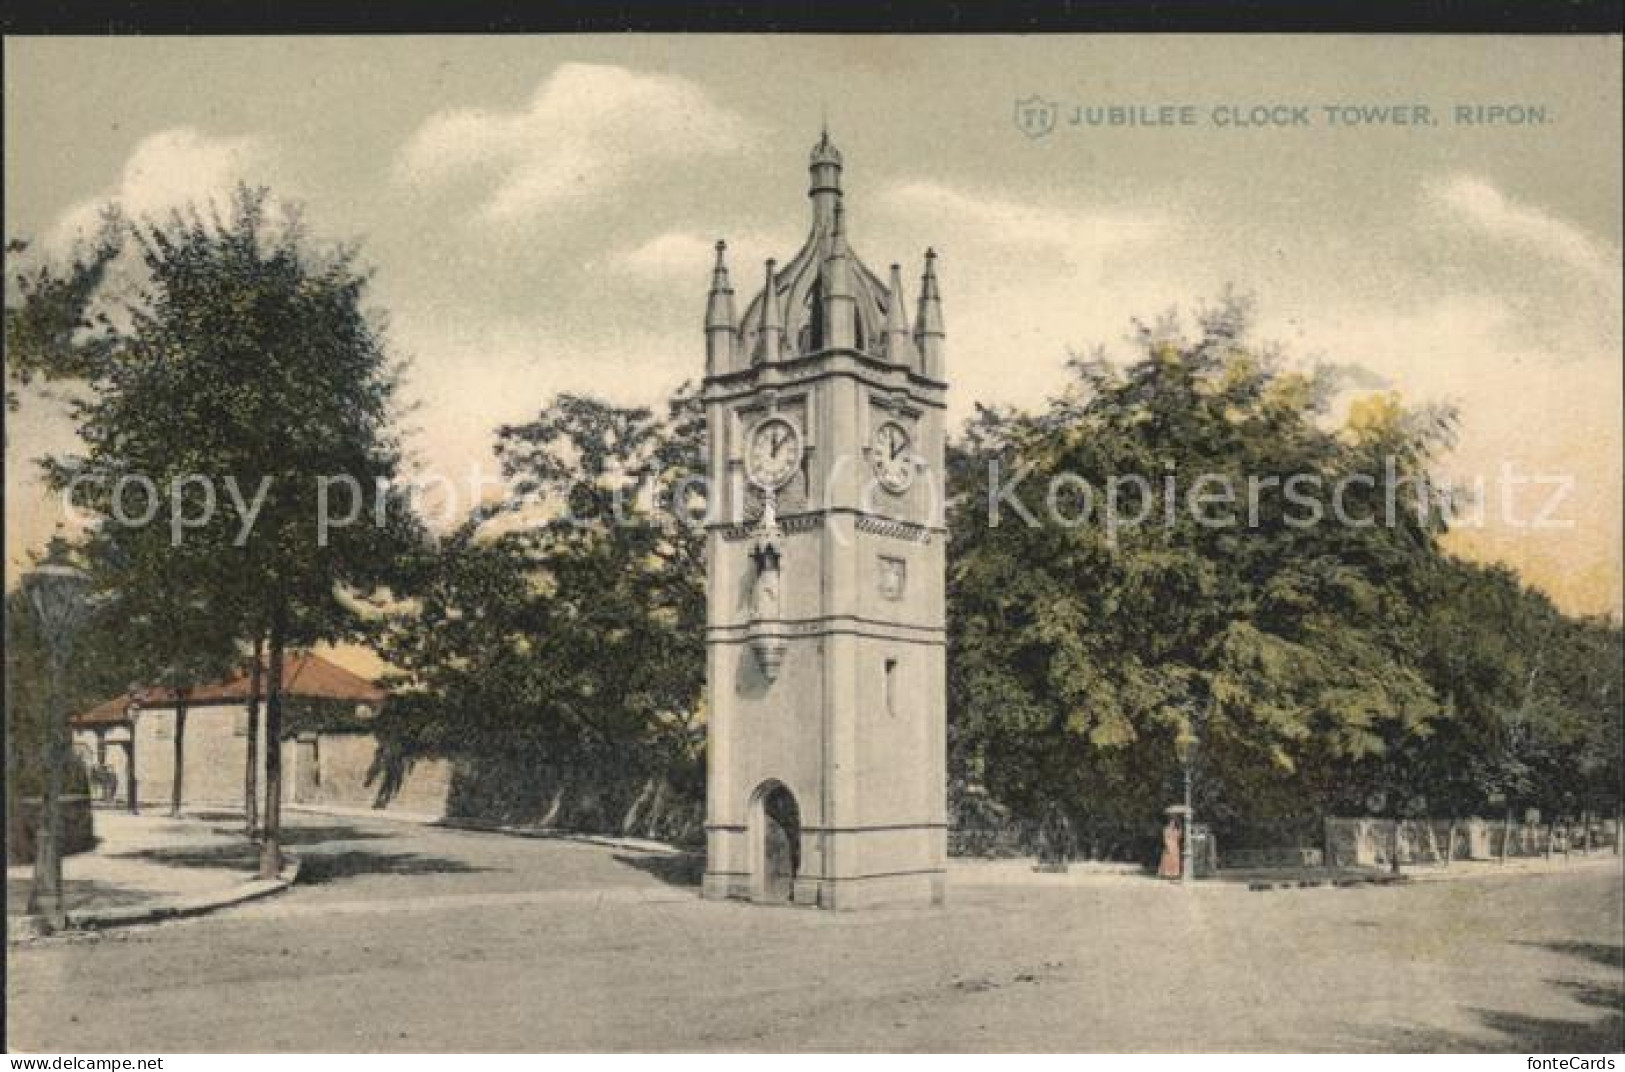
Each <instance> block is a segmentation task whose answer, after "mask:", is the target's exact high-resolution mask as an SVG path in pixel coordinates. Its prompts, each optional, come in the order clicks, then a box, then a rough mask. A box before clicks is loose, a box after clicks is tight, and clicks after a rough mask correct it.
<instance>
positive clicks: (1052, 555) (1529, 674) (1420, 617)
mask: <svg viewBox="0 0 1625 1072" xmlns="http://www.w3.org/2000/svg"><path fill="white" fill-rule="evenodd" d="M1247 320H1248V310H1247V307H1246V305H1245V304H1244V303H1241V302H1236V301H1231V302H1227V303H1225V304H1223V305H1221V306H1220V307H1218V308H1217V309H1214V310H1212V311H1210V312H1208V313H1207V314H1205V315H1203V316H1202V317H1200V318H1199V322H1198V324H1197V330H1196V331H1195V332H1194V333H1193V334H1191V335H1187V334H1184V333H1182V332H1181V331H1180V330H1179V328H1178V325H1177V324H1175V323H1173V322H1168V323H1164V324H1161V325H1158V326H1157V327H1155V328H1152V327H1145V326H1141V327H1140V328H1139V330H1138V333H1137V336H1136V341H1137V343H1138V345H1139V347H1140V350H1141V356H1140V357H1139V358H1138V359H1137V360H1135V361H1132V362H1131V363H1129V364H1127V365H1126V366H1122V367H1118V366H1113V365H1111V364H1108V363H1106V362H1104V361H1102V360H1099V359H1093V360H1087V361H1075V362H1074V363H1073V371H1074V375H1075V379H1074V382H1073V384H1072V387H1071V389H1070V390H1068V391H1067V392H1066V393H1064V394H1063V395H1062V396H1061V397H1059V398H1056V399H1054V400H1052V402H1051V403H1050V404H1049V405H1048V407H1047V408H1045V409H1044V410H1042V411H1041V412H1038V413H1008V412H993V411H986V410H984V411H981V412H980V413H979V414H978V416H977V418H976V419H975V420H974V421H973V422H972V423H971V425H970V426H969V428H968V430H967V435H966V436H965V437H964V438H963V440H962V441H961V442H960V443H958V444H957V445H956V447H955V448H954V453H953V458H952V460H951V465H952V474H951V480H952V482H953V484H954V485H955V487H956V490H957V491H958V493H959V494H958V498H957V500H956V509H955V511H954V513H953V515H952V517H951V538H952V544H951V547H950V553H949V608H950V609H949V615H948V618H949V633H950V652H949V681H950V703H951V712H950V719H951V728H952V751H953V757H952V758H953V764H952V765H953V768H954V769H955V770H956V771H957V772H959V774H960V775H961V777H963V778H966V779H969V780H971V781H973V782H974V781H981V782H983V783H985V784H986V786H987V787H988V789H989V790H990V791H991V792H992V793H993V795H994V796H995V797H996V798H998V799H1000V800H1003V801H1004V802H1006V803H1007V804H1009V805H1010V806H1011V807H1012V808H1014V809H1015V811H1016V813H1017V814H1018V815H1024V816H1027V817H1030V818H1037V817H1039V816H1041V815H1043V814H1044V813H1045V811H1046V809H1047V808H1048V807H1050V806H1052V805H1058V806H1060V807H1062V808H1064V809H1066V810H1068V811H1070V812H1071V813H1072V814H1074V815H1075V816H1078V817H1079V818H1080V819H1082V821H1083V822H1084V823H1085V825H1088V824H1090V823H1094V824H1105V825H1108V826H1109V825H1112V824H1118V825H1125V824H1127V825H1132V824H1134V823H1140V824H1144V823H1146V822H1147V821H1148V820H1150V819H1151V818H1152V817H1154V816H1156V815H1157V813H1158V812H1159V811H1160V809H1161V807H1162V806H1164V805H1166V804H1169V803H1172V802H1174V801H1177V800H1178V799H1179V794H1180V791H1181V786H1180V781H1181V773H1182V765H1181V763H1180V760H1179V756H1178V751H1177V749H1176V742H1178V740H1179V738H1180V737H1181V735H1184V736H1185V737H1186V738H1187V740H1189V739H1192V738H1194V740H1195V742H1196V745H1197V748H1196V750H1195V754H1196V756H1197V759H1196V769H1197V775H1198V776H1197V778H1196V789H1197V805H1198V810H1199V812H1201V813H1202V814H1203V815H1204V816H1205V817H1207V818H1210V819H1212V820H1213V821H1215V822H1216V823H1218V824H1219V825H1220V827H1221V829H1223V830H1225V831H1226V832H1227V833H1228V834H1229V836H1231V837H1232V838H1241V839H1243V840H1255V839H1256V840H1260V841H1264V840H1269V841H1280V840H1286V839H1292V838H1311V839H1312V837H1313V832H1314V830H1315V829H1316V827H1317V825H1318V821H1319V819H1320V817H1321V816H1323V815H1326V814H1330V813H1334V812H1341V813H1346V814H1359V813H1370V812H1376V813H1379V814H1421V813H1425V812H1428V811H1436V812H1439V813H1451V814H1467V813H1470V812H1475V811H1476V812H1479V813H1483V812H1484V811H1486V810H1488V809H1490V808H1491V807H1492V804H1494V802H1496V801H1501V802H1503V803H1504V802H1506V801H1507V800H1509V799H1511V800H1516V801H1520V802H1523V803H1528V804H1538V805H1544V806H1545V807H1547V808H1548V809H1550V808H1570V809H1572V808H1573V807H1574V806H1575V805H1576V804H1577V803H1578V802H1579V800H1580V798H1581V797H1582V796H1584V797H1587V798H1588V799H1591V800H1592V801H1593V803H1592V806H1593V807H1595V806H1597V805H1596V801H1597V800H1600V799H1603V796H1602V794H1603V793H1604V791H1605V788H1606V787H1607V786H1608V785H1615V786H1617V779H1618V767H1617V756H1618V748H1617V741H1618V733H1619V718H1620V691H1619V681H1618V670H1617V666H1618V663H1619V657H1620V632H1619V629H1618V628H1617V626H1614V625H1610V624H1608V623H1604V622H1575V621H1573V620H1570V619H1565V618H1564V617H1563V616H1562V615H1560V614H1558V613H1557V612H1556V610H1555V609H1554V608H1552V606H1551V604H1550V603H1549V602H1548V601H1546V600H1545V599H1544V597H1542V596H1539V595H1538V594H1535V593H1532V592H1529V591H1526V590H1523V589H1521V588H1520V587H1519V586H1518V584H1517V582H1516V579H1515V578H1513V577H1511V576H1510V575H1509V574H1507V573H1506V572H1505V571H1499V570H1492V569H1485V568H1483V567H1477V566H1472V565H1468V564H1465V563H1462V562H1459V561H1457V560H1455V559H1453V558H1452V557H1451V556H1449V555H1448V554H1446V553H1445V552H1444V551H1443V550H1442V549H1441V547H1440V544H1439V538H1440V536H1441V535H1442V534H1443V532H1444V529H1445V523H1446V519H1447V514H1446V512H1445V510H1444V509H1443V507H1445V506H1446V505H1448V502H1449V499H1448V496H1444V495H1442V494H1440V493H1439V492H1438V491H1436V490H1435V489H1432V488H1430V487H1429V485H1428V483H1427V480H1426V478H1427V472H1428V469H1429V465H1430V462H1432V461H1433V460H1434V458H1435V457H1436V455H1437V453H1438V452H1439V451H1440V450H1441V449H1443V448H1444V447H1446V446H1448V444H1449V441H1450V435H1451V429H1452V425H1453V422H1454V415H1453V414H1451V413H1450V412H1448V411H1436V410H1407V409H1405V408H1403V407H1401V406H1400V405H1399V404H1398V403H1397V401H1396V400H1395V399H1394V398H1392V397H1391V396H1386V395H1376V396H1371V397H1368V398H1365V399H1363V400H1360V401H1358V402H1356V404H1355V405H1354V406H1353V407H1352V408H1351V409H1350V412H1349V415H1348V417H1347V419H1346V420H1344V421H1343V422H1342V423H1340V424H1338V423H1335V422H1333V421H1332V420H1331V419H1330V414H1329V412H1328V409H1329V403H1330V402H1331V400H1332V399H1333V398H1334V397H1335V395H1336V391H1337V387H1338V384H1337V378H1336V373H1335V371H1334V370H1318V371H1315V372H1312V373H1307V374H1306V373H1301V372H1296V371H1290V370H1289V369H1288V368H1287V367H1286V366H1285V365H1284V364H1283V363H1282V361H1281V359H1280V358H1279V356H1278V355H1275V354H1272V353H1270V352H1269V351H1267V350H1261V349H1259V348H1258V347H1257V346H1255V345H1253V344H1251V343H1250V342H1249V340H1248V338H1247ZM1018 473H1023V474H1025V475H1024V476H1023V477H1022V479H1020V480H1019V481H1018V482H1016V483H1015V484H1014V485H1012V484H1011V478H1012V476H1014V475H1015V474H1018ZM1126 476H1138V477H1140V478H1143V479H1144V481H1145V483H1146V484H1147V485H1148V486H1149V487H1150V488H1151V492H1150V494H1151V496H1152V497H1153V498H1154V499H1155V501H1154V502H1145V501H1142V500H1143V496H1142V495H1141V494H1140V493H1139V487H1140V485H1139V484H1136V483H1132V482H1125V481H1124V479H1123V478H1124V477H1126ZM1295 476H1296V477H1298V483H1297V484H1296V485H1294V484H1293V479H1294V477H1295ZM1306 477H1307V478H1312V479H1307V478H1306ZM1080 479H1081V481H1082V482H1083V483H1086V484H1087V485H1088V487H1089V488H1091V489H1093V492H1094V499H1095V502H1094V506H1095V508H1096V509H1095V511H1094V513H1093V515H1092V516H1091V517H1090V518H1088V519H1087V520H1084V521H1082V522H1081V523H1079V520H1078V519H1079V518H1080V516H1081V515H1080V509H1081V506H1082V498H1083V493H1082V492H1080V491H1079V490H1078V486H1079V484H1078V482H1079V480H1080ZM1114 481H1116V482H1117V483H1118V485H1119V486H1123V487H1126V488H1127V489H1128V490H1127V492H1126V493H1125V494H1123V495H1120V496H1119V499H1120V501H1119V502H1118V504H1117V506H1118V515H1119V519H1120V523H1119V524H1116V525H1113V524H1111V523H1110V521H1109V519H1108V517H1107V516H1106V515H1107V513H1108V511H1107V510H1105V509H1103V506H1104V503H1103V500H1104V498H1105V491H1106V489H1108V488H1109V487H1111V486H1112V485H1113V482H1114ZM1202 482H1205V484H1203V483H1202ZM1199 484H1201V485H1202V486H1201V487H1200V488H1199V487H1198V485H1199ZM1052 487H1055V488H1059V489H1060V494H1052V493H1051V491H1050V489H1051V488H1052ZM1170 487H1172V488H1174V489H1175V492H1174V495H1175V498H1174V500H1172V501H1169V500H1168V499H1167V498H1166V497H1165V496H1166V493H1167V491H1168V489H1169V488H1170ZM1254 487H1256V488H1258V489H1259V490H1258V491H1257V492H1256V493H1254V492H1252V491H1251V490H1249V489H1251V488H1254ZM1224 489H1229V493H1230V494H1233V499H1230V498H1228V497H1227V493H1226V492H1225V491H1224ZM1294 490H1295V491H1296V492H1297V494H1296V495H1294V494H1292V492H1293V491H1294ZM1198 491H1206V492H1208V493H1209V494H1208V495H1207V496H1206V497H1201V496H1199V495H1197V494H1196V493H1197V492H1198ZM1018 501H1020V502H1022V503H1024V509H1025V510H1026V511H1027V512H1028V513H1029V514H1031V515H1033V517H1034V518H1035V520H1036V521H1037V523H1036V524H1027V523H1026V522H1025V520H1024V517H1023V515H1022V514H1021V512H1020V509H1021V508H1018V507H1017V506H1016V503H1017V502H1018ZM1307 501H1313V502H1314V503H1317V504H1318V506H1319V511H1318V513H1317V511H1316V510H1315V508H1313V507H1311V506H1309V505H1306V503H1307ZM1146 507H1150V509H1149V510H1148V511H1146V510H1145V508H1146ZM1339 511H1340V513H1339ZM1000 513H1002V516H999V514H1000ZM1142 513H1144V514H1145V518H1144V520H1143V521H1138V522H1137V523H1132V524H1131V523H1128V522H1127V521H1123V520H1122V519H1125V518H1126V519H1131V520H1132V519H1139V518H1140V517H1141V515H1142ZM1199 518H1200V519H1199ZM1581 638H1584V639H1583V640H1582V639H1581ZM1559 662H1562V663H1563V664H1564V665H1563V669H1561V670H1559V669H1558V666H1557V664H1558V663H1559ZM1581 664H1583V665H1581ZM1532 689H1533V690H1534V691H1531V690H1532ZM1610 749H1611V750H1610ZM1610 779H1612V781H1610ZM1583 785H1584V786H1589V788H1582V786H1583ZM1310 843H1311V844H1313V843H1314V841H1313V840H1311V841H1310Z"/></svg>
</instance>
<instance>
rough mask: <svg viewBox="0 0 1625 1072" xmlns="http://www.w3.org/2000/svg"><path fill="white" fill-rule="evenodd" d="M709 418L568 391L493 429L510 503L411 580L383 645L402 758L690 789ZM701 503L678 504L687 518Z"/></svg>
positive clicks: (691, 407) (475, 522) (681, 400)
mask: <svg viewBox="0 0 1625 1072" xmlns="http://www.w3.org/2000/svg"><path fill="white" fill-rule="evenodd" d="M703 423H704V422H703V419H702V417H701V415H700V413H699V411H698V407H697V406H696V405H695V403H694V399H693V397H692V396H691V395H690V394H688V393H686V392H685V393H681V394H679V395H678V396H677V397H676V398H675V399H674V400H673V401H672V403H671V405H670V408H669V411H668V413H666V414H665V415H663V416H659V415H656V414H654V413H652V412H651V411H649V410H647V409H642V408H623V407H617V406H613V405H610V404H607V403H604V402H602V401H599V400H596V399H590V398H584V397H580V396H576V395H563V396H561V397H559V398H558V399H557V400H556V401H554V402H553V403H552V404H551V405H550V406H549V407H548V408H547V409H546V410H544V411H543V412H542V413H541V414H540V415H539V416H538V417H537V418H536V419H535V420H534V421H531V422H529V423H526V424H522V425H514V426H507V427H504V428H502V429H500V431H499V433H498V441H497V446H496V453H497V456H498V457H499V459H500V460H501V464H502V468H503V473H504V475H505V476H506V477H507V478H508V481H509V494H508V495H507V496H506V497H504V498H503V499H501V500H500V501H497V502H494V503H491V504H488V505H486V506H485V507H483V508H481V509H480V510H479V511H477V512H476V514H475V516H474V517H473V518H471V519H470V520H469V521H468V522H467V523H465V524H464V525H462V526H461V527H459V528H458V529H457V530H456V531H455V532H453V533H452V534H451V535H450V536H449V537H448V538H447V539H446V540H445V541H444V542H443V544H442V546H441V547H440V549H439V551H438V553H436V554H434V555H431V556H425V558H423V559H422V560H420V562H419V564H418V568H417V570H416V571H415V577H416V579H415V583H414V584H412V585H411V586H410V587H408V588H407V589H405V590H404V593H403V594H407V595H410V597H411V601H412V602H411V606H410V609H409V610H408V612H407V613H404V614H402V615H399V616H397V617H396V618H395V619H394V620H393V622H392V623H391V627H390V628H389V629H388V630H387V631H386V632H385V635H384V638H383V643H382V647H381V651H382V653H383V654H384V656H385V657H386V658H387V659H388V660H389V661H390V663H391V664H392V665H394V666H396V667H398V668H399V669H400V671H401V675H400V677H399V679H398V681H397V682H396V684H398V685H400V686H402V689H401V692H400V695H399V697H398V699H397V700H396V701H393V702H392V703H391V705H390V708H389V710H388V711H387V712H386V716H385V718H386V721H385V723H384V725H383V726H382V727H381V728H382V730H383V732H384V733H385V734H386V735H387V736H388V737H389V739H390V740H392V741H393V742H395V743H396V744H397V745H398V746H399V747H401V748H402V750H403V758H405V757H409V756H412V755H421V754H438V755H449V756H461V757H493V756H507V757H511V758H512V760H513V761H514V762H516V763H518V764H520V765H522V766H523V765H528V766H529V767H530V768H531V769H532V770H535V769H536V767H537V765H538V764H542V763H546V764H551V765H553V766H555V767H561V766H574V767H579V768H581V769H584V770H590V771H595V772H606V771H607V772H611V773H612V774H616V775H625V776H632V777H638V776H648V775H652V774H656V773H660V774H664V775H668V776H673V777H675V778H677V779H678V780H680V781H684V782H685V783H687V784H688V785H689V787H690V788H691V789H692V788H693V783H694V779H695V776H696V775H697V770H696V769H695V764H696V762H697V737H696V734H695V732H694V730H695V727H696V724H697V720H698V719H699V717H700V709H699V703H698V700H699V696H700V693H701V690H702V687H703V684H704V667H705V655H704V624H705V609H704V561H703V530H702V529H701V528H700V527H699V526H698V525H696V524H691V523H689V521H688V520H687V518H688V517H689V516H691V515H689V514H685V513H682V512H676V513H674V512H673V511H672V510H671V509H670V508H669V507H670V505H671V504H672V502H673V501H674V499H676V500H685V499H686V497H687V496H688V495H689V494H690V493H692V492H693V491H694V490H695V489H694V488H693V486H692V484H691V483H690V484H685V479H686V478H689V477H691V476H693V475H694V474H696V473H698V472H699V471H700V468H701V464H702V462H701V459H702V453H701V451H702V443H701V436H702V434H703ZM697 505H698V506H700V507H701V508H703V504H695V503H693V502H687V507H688V509H690V510H692V509H694V508H695V507H696V506H697Z"/></svg>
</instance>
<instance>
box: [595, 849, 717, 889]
mask: <svg viewBox="0 0 1625 1072" xmlns="http://www.w3.org/2000/svg"><path fill="white" fill-rule="evenodd" d="M614 860H615V862H616V863H618V864H622V865H624V866H626V867H630V868H632V869H633V870H635V871H642V872H643V873H644V874H646V875H653V876H654V877H655V878H657V879H659V880H660V881H661V882H664V883H665V884H666V885H668V886H690V887H697V886H699V884H700V879H701V878H703V877H704V876H705V857H704V856H702V855H700V854H699V853H696V852H685V853H681V854H679V855H676V856H666V855H654V854H648V855H643V854H640V855H636V856H634V855H631V854H628V853H616V854H615V856H614Z"/></svg>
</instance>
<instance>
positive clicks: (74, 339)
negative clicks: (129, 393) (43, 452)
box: [5, 212, 123, 412]
mask: <svg viewBox="0 0 1625 1072" xmlns="http://www.w3.org/2000/svg"><path fill="white" fill-rule="evenodd" d="M122 238H123V228H122V224H121V222H120V220H119V217H118V216H117V214H116V213H111V212H110V213H108V214H107V215H106V216H104V218H103V220H102V227H101V230H100V231H99V232H98V233H97V235H96V236H95V237H94V238H93V239H92V240H91V241H90V242H88V243H81V244H80V245H79V246H78V247H77V248H76V249H75V250H74V251H73V252H72V254H71V255H70V258H69V262H68V264H67V265H66V266H61V265H55V264H52V263H50V262H48V261H42V262H36V263H33V264H26V261H25V265H26V266H25V267H23V268H21V269H19V270H17V271H16V272H14V273H13V275H12V277H11V280H10V284H11V285H10V286H8V287H7V288H6V306H5V344H6V410H7V412H14V411H16V410H17V409H18V407H19V405H20V401H21V399H20V394H19V390H20V388H23V387H26V386H28V385H29V384H31V383H33V382H35V380H36V379H38V380H44V381H46V382H52V381H61V380H81V381H82V380H88V379H90V378H91V377H92V376H94V375H95V372H96V369H97V368H98V367H99V366H100V364H101V362H102V361H103V360H105V358H106V356H107V351H108V348H109V347H110V346H111V345H112V342H113V337H114V331H113V328H112V324H111V322H110V321H109V320H108V318H107V314H106V311H105V309H102V308H99V307H98V306H99V302H98V298H99V297H100V296H101V294H102V291H103V288H104V284H105V283H106V282H107V278H108V274H109V271H110V269H111V267H112V265H113V262H114V259H115V258H116V257H117V256H118V254H119V250H120V248H121V247H122V244H123V243H122ZM28 250H29V243H28V242H27V241H25V240H23V239H11V240H10V241H8V242H7V243H6V254H7V256H8V257H10V258H13V259H22V258H26V257H27V255H28Z"/></svg>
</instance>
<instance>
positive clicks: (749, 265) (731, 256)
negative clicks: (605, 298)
mask: <svg viewBox="0 0 1625 1072" xmlns="http://www.w3.org/2000/svg"><path fill="white" fill-rule="evenodd" d="M800 241H801V239H800V238H799V237H798V236H796V235H793V234H792V233H791V232H790V231H789V230H785V231H784V232H783V233H772V232H766V231H735V232H730V233H729V235H728V236H727V242H728V253H727V263H728V267H729V270H730V272H731V274H732V278H733V286H734V290H735V291H736V292H743V291H748V290H750V288H751V285H753V284H755V285H759V284H760V283H761V274H762V262H763V260H765V259H766V258H767V257H769V256H773V257H776V258H777V259H778V260H780V261H783V260H785V259H787V258H788V257H790V256H791V255H792V254H794V252H795V251H796V249H797V248H798V246H799V243H800ZM716 246H717V240H716V239H715V238H707V237H706V236H704V235H701V234H698V233H696V232H694V231H666V232H664V233H662V234H658V235H655V236H654V237H653V238H651V239H649V240H648V241H646V242H643V243H641V244H639V245H636V246H633V247H631V248H628V249H624V250H621V251H620V252H618V253H616V254H615V255H614V256H612V257H611V258H610V265H611V267H612V268H614V269H618V270H621V271H625V272H628V273H630V274H631V275H633V276H634V277H636V278H638V279H642V280H644V281H646V282H650V283H661V284H665V283H674V282H680V281H683V280H691V281H704V280H707V279H709V278H710V271H711V266H712V265H713V264H715V263H716V255H717V252H716Z"/></svg>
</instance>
